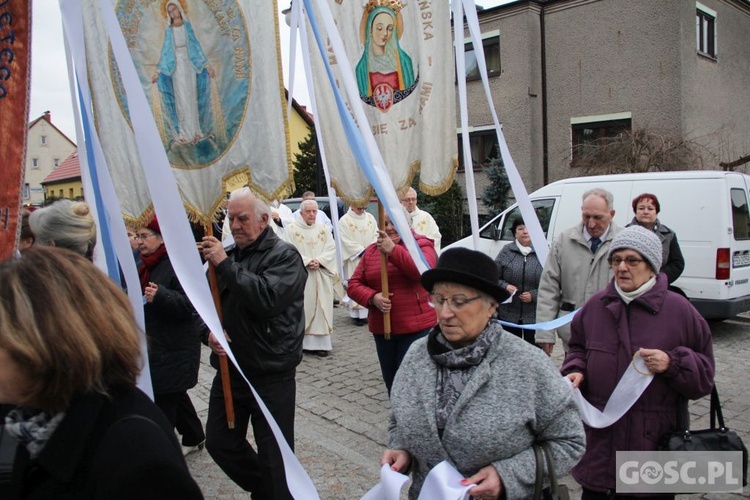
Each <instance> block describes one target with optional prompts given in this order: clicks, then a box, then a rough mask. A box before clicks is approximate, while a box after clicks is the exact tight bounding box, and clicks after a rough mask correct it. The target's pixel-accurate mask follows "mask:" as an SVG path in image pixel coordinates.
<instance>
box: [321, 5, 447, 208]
mask: <svg viewBox="0 0 750 500" xmlns="http://www.w3.org/2000/svg"><path fill="white" fill-rule="evenodd" d="M326 1H327V3H328V5H329V9H330V11H331V13H332V15H333V17H334V21H335V24H336V26H337V28H338V30H339V34H340V35H341V39H342V41H343V43H344V46H345V48H346V52H347V56H348V59H349V62H350V64H351V66H352V68H356V69H355V70H354V71H355V75H354V77H355V78H356V81H357V87H358V89H359V102H357V103H352V102H347V105H348V107H349V108H351V107H352V106H354V105H357V106H363V107H364V110H365V114H366V115H367V118H368V122H369V126H370V128H371V130H372V132H373V135H374V136H375V140H376V142H377V144H378V147H379V148H380V152H381V154H382V156H383V159H384V160H385V164H386V167H387V168H388V173H389V175H390V177H391V180H392V181H393V186H394V188H395V189H397V190H403V189H406V188H408V187H409V186H410V185H411V181H412V179H413V176H414V174H415V173H416V172H417V171H419V172H420V189H421V190H422V191H423V192H425V193H428V194H432V195H437V194H440V193H442V192H444V191H445V190H447V189H448V188H449V187H450V185H451V184H452V182H453V178H454V175H455V171H456V166H457V164H458V160H457V153H456V145H457V138H456V116H455V113H456V110H455V74H454V70H453V68H454V64H453V52H452V47H453V44H452V41H451V38H452V37H451V25H450V5H449V2H447V1H446V2H417V1H416V0H408V1H407V0H365V1H361V0H360V1H356V2H355V1H347V2H341V1H338V0H326ZM313 8H314V9H316V12H315V16H316V18H318V19H320V17H321V16H320V13H319V12H318V9H317V6H316V5H314V6H313ZM308 33H309V36H308V38H309V39H311V40H312V39H313V34H312V32H311V31H309V32H308ZM326 35H327V34H326ZM327 59H328V63H329V65H330V67H331V70H332V72H333V74H334V76H335V77H336V80H337V81H338V82H341V81H342V77H343V75H342V71H343V69H342V67H341V65H339V64H338V63H337V61H336V57H334V55H333V51H332V50H330V47H329V51H328V52H327ZM310 62H311V68H312V72H313V82H315V88H314V92H315V99H316V103H317V110H318V115H319V117H320V124H321V128H322V130H323V132H321V133H320V136H319V137H320V139H321V140H322V142H323V146H324V148H325V152H326V157H327V162H328V169H329V171H330V174H331V178H332V179H333V180H332V184H333V185H334V187H335V188H336V192H337V193H338V194H339V195H341V196H342V197H343V198H345V199H346V200H347V201H349V202H351V203H355V204H356V203H363V202H366V201H367V200H368V199H369V197H370V195H371V193H372V190H371V188H370V186H369V184H368V183H367V180H366V179H365V177H364V175H363V174H362V173H361V172H360V171H359V169H358V168H356V165H357V163H356V161H355V159H354V156H353V155H352V153H351V151H350V150H349V147H348V144H347V142H346V141H342V140H341V139H340V138H341V137H344V131H343V127H342V125H341V123H340V118H339V116H338V112H337V110H336V105H335V101H334V96H333V90H332V89H331V88H330V85H329V84H328V79H327V77H326V73H325V71H326V70H325V65H324V62H323V59H322V58H321V56H320V53H319V51H318V49H317V47H314V46H312V47H310ZM339 85H340V83H339ZM344 95H345V93H344Z"/></svg>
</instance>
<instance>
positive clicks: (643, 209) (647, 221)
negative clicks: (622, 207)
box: [626, 193, 685, 291]
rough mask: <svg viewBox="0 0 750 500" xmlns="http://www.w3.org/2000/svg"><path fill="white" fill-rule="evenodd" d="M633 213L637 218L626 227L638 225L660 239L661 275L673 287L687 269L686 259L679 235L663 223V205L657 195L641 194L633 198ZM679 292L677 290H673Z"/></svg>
mask: <svg viewBox="0 0 750 500" xmlns="http://www.w3.org/2000/svg"><path fill="white" fill-rule="evenodd" d="M632 206H633V213H635V217H633V220H632V221H630V224H628V225H627V226H626V227H630V226H633V225H638V226H642V227H645V228H646V229H648V230H649V231H653V232H654V234H655V235H656V236H658V237H659V241H661V246H662V254H661V262H662V264H661V269H659V272H660V273H664V274H666V275H667V281H668V282H669V284H670V285H671V284H672V283H674V282H675V281H676V280H677V278H679V277H680V275H681V274H682V271H683V270H684V269H685V259H684V258H683V257H682V250H680V244H679V242H678V241H677V235H676V234H675V232H674V231H672V230H671V229H669V228H668V227H667V226H665V225H664V224H662V223H661V221H660V220H659V218H658V216H659V212H660V211H661V205H660V204H659V199H658V198H657V197H656V195H654V194H651V193H643V194H639V195H638V196H636V197H635V198H633V205H632ZM673 291H677V290H673Z"/></svg>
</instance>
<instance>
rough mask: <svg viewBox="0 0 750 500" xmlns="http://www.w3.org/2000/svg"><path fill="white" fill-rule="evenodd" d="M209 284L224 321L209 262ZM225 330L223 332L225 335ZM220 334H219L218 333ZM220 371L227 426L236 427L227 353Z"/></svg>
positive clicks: (210, 232) (209, 229)
mask: <svg viewBox="0 0 750 500" xmlns="http://www.w3.org/2000/svg"><path fill="white" fill-rule="evenodd" d="M203 230H204V234H206V235H207V236H208V235H213V225H212V224H211V223H210V222H209V223H208V224H206V225H205V226H204V227H203ZM208 284H209V286H210V287H211V296H212V297H213V299H214V306H215V307H216V314H218V315H219V321H221V322H222V324H223V323H224V319H223V318H222V317H221V297H220V296H219V280H218V278H217V277H216V267H214V265H213V264H211V263H210V262H209V263H208ZM223 334H224V332H221V335H223ZM217 335H218V334H217ZM219 372H220V373H221V388H222V389H223V391H224V409H225V410H226V413H227V427H229V428H230V429H234V401H233V400H232V385H231V383H230V381H229V360H228V359H227V355H226V354H224V355H221V356H219Z"/></svg>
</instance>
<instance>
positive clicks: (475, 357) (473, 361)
mask: <svg viewBox="0 0 750 500" xmlns="http://www.w3.org/2000/svg"><path fill="white" fill-rule="evenodd" d="M501 332H502V327H501V326H500V323H499V322H497V321H495V320H491V321H490V322H489V323H488V324H487V326H485V327H484V330H483V331H482V333H480V334H479V336H478V337H477V338H476V340H475V341H474V342H473V343H472V344H471V345H468V346H466V347H454V346H453V345H451V344H450V342H448V341H447V340H446V339H445V337H443V334H442V332H440V329H439V328H435V329H434V330H432V332H430V335H429V338H428V340H427V352H428V353H429V354H430V356H431V357H432V360H433V361H434V362H435V364H436V365H438V372H437V373H438V376H437V382H436V385H437V386H436V389H435V390H436V401H437V405H436V409H435V413H436V415H435V418H436V420H437V427H438V431H440V433H441V434H442V431H443V429H444V428H445V423H446V422H447V421H448V417H449V416H450V415H451V413H452V412H453V408H454V407H455V406H456V401H458V398H459V396H461V392H463V390H464V388H465V387H466V384H467V383H468V382H469V379H471V376H472V375H473V374H474V371H476V368H477V366H479V363H481V362H482V360H483V359H484V356H485V355H486V354H487V351H488V350H489V348H490V345H491V344H492V342H494V341H495V339H496V338H497V337H498V336H500V334H501Z"/></svg>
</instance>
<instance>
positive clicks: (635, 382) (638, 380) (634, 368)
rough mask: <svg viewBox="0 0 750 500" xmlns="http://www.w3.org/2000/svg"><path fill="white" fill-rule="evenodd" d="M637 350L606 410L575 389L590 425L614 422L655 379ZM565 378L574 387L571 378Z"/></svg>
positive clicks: (577, 401)
mask: <svg viewBox="0 0 750 500" xmlns="http://www.w3.org/2000/svg"><path fill="white" fill-rule="evenodd" d="M639 352H640V351H638V352H636V353H635V355H634V356H633V362H632V363H630V365H628V369H627V370H625V373H623V375H622V378H620V381H619V382H618V383H617V387H615V390H614V391H613V392H612V395H611V396H610V397H609V401H607V404H606V405H605V406H604V411H599V410H597V409H596V408H594V407H593V406H591V404H590V403H589V402H588V401H586V399H585V398H584V397H583V394H581V391H580V390H579V389H573V399H575V402H576V405H577V406H578V412H579V413H580V414H581V419H582V420H583V421H584V422H586V425H588V426H589V427H594V428H595V429H603V428H604V427H609V426H610V425H612V424H614V423H615V422H617V421H618V420H620V418H622V416H623V415H625V413H626V412H627V411H628V410H629V409H630V407H631V406H633V405H634V404H635V402H636V401H638V398H640V397H641V394H643V391H645V390H646V387H648V385H649V384H650V383H651V381H652V380H654V374H653V373H651V372H649V371H648V368H647V367H646V364H645V363H644V361H643V358H642V357H641V356H640V355H639V354H638V353H639ZM565 380H566V381H567V382H568V383H569V384H570V386H571V388H572V387H573V385H572V383H571V382H570V380H569V379H568V378H567V377H565Z"/></svg>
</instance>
